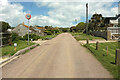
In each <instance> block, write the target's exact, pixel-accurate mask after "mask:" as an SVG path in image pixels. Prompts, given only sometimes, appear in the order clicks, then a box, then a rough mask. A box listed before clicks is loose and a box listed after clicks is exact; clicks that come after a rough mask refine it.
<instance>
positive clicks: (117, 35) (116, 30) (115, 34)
mask: <svg viewBox="0 0 120 80" xmlns="http://www.w3.org/2000/svg"><path fill="white" fill-rule="evenodd" d="M107 31H108V32H110V39H112V40H120V27H108V28H107Z"/></svg>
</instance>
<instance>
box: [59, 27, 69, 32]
mask: <svg viewBox="0 0 120 80" xmlns="http://www.w3.org/2000/svg"><path fill="white" fill-rule="evenodd" d="M60 31H62V32H69V31H70V29H69V28H60Z"/></svg>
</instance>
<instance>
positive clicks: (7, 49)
mask: <svg viewBox="0 0 120 80" xmlns="http://www.w3.org/2000/svg"><path fill="white" fill-rule="evenodd" d="M13 43H17V47H16V52H17V51H19V50H21V49H24V48H26V47H28V46H31V45H33V44H35V43H32V42H30V44H29V45H28V44H27V41H22V40H19V41H14V42H13ZM16 52H15V50H14V45H13V44H12V45H8V46H4V47H2V54H0V55H2V56H5V55H7V56H12V55H14V54H15V53H16Z"/></svg>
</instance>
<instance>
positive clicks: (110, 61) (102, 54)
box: [85, 42, 119, 78]
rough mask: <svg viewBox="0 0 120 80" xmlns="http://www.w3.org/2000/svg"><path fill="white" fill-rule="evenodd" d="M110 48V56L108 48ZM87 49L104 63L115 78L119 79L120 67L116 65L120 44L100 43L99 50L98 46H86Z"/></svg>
mask: <svg viewBox="0 0 120 80" xmlns="http://www.w3.org/2000/svg"><path fill="white" fill-rule="evenodd" d="M107 46H108V56H107V50H106V47H107ZM85 47H87V48H88V49H89V50H90V51H91V52H92V53H93V54H94V55H95V57H96V58H97V59H98V60H99V61H100V62H101V63H102V65H103V66H104V67H105V68H106V69H107V70H108V71H110V72H111V73H112V74H113V76H114V77H115V78H117V77H118V73H117V72H118V66H117V65H115V52H116V49H118V48H119V47H118V42H109V43H99V50H96V44H94V43H92V44H86V45H85Z"/></svg>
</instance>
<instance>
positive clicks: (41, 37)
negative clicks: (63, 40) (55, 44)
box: [40, 33, 60, 40]
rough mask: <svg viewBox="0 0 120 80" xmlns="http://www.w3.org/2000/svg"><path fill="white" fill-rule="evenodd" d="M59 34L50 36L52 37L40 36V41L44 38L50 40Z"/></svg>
mask: <svg viewBox="0 0 120 80" xmlns="http://www.w3.org/2000/svg"><path fill="white" fill-rule="evenodd" d="M58 34H60V33H56V34H52V35H46V36H40V39H42V40H45V39H46V38H49V39H52V38H54V37H56V36H57V35H58Z"/></svg>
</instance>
